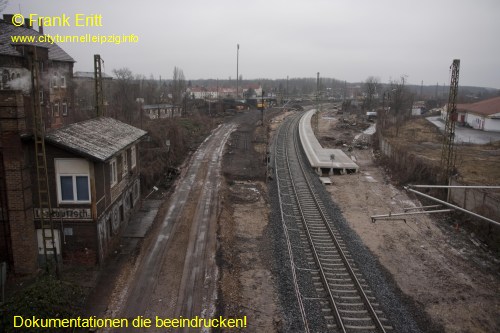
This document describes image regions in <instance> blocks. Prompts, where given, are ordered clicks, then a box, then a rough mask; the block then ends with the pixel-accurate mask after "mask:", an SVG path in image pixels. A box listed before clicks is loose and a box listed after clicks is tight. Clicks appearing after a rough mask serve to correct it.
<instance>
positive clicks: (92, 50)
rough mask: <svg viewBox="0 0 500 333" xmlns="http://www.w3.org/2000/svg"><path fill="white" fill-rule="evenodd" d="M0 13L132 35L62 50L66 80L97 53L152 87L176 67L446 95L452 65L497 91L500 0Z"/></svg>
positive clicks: (223, 1)
mask: <svg viewBox="0 0 500 333" xmlns="http://www.w3.org/2000/svg"><path fill="white" fill-rule="evenodd" d="M4 13H10V14H16V13H20V14H22V15H23V16H24V17H29V15H30V14H38V16H45V17H55V16H62V15H66V17H69V20H68V21H67V22H68V23H69V24H70V25H71V26H53V27H49V26H47V25H46V26H45V27H44V33H45V34H51V35H55V34H59V35H86V34H92V35H101V36H109V35H113V34H114V35H130V34H134V35H135V36H137V40H138V41H137V43H121V44H119V45H117V44H113V43H110V44H99V43H73V42H68V43H58V44H59V46H61V47H62V48H63V49H64V50H66V52H67V53H69V54H70V55H71V56H72V57H73V58H74V59H75V61H76V63H75V67H74V71H93V55H94V54H100V55H101V58H102V59H103V60H104V71H105V72H106V73H107V74H112V71H113V69H119V68H124V67H127V68H129V69H130V70H131V71H132V72H133V73H134V74H141V75H144V76H146V77H150V76H151V75H153V77H155V78H157V79H158V78H159V77H160V76H161V77H162V78H168V79H171V78H172V75H173V69H174V67H178V68H180V69H182V70H183V72H184V75H185V77H186V79H187V80H196V79H217V78H219V79H228V78H229V77H231V78H232V79H235V78H236V71H237V67H238V69H239V74H240V75H242V76H243V79H259V78H268V79H283V78H286V77H287V76H288V77H290V78H297V77H300V78H301V77H311V78H315V77H316V73H317V72H319V73H320V76H321V77H330V78H335V79H338V80H342V81H343V80H346V81H348V82H361V81H365V80H366V79H367V78H368V77H369V76H374V77H377V78H379V80H380V82H382V83H387V82H389V81H390V80H396V79H399V78H401V77H402V76H405V78H406V82H408V83H410V84H418V85H420V84H421V83H422V82H423V84H424V85H436V83H439V84H440V85H442V84H449V82H450V66H451V64H452V61H453V59H460V61H461V67H460V79H459V85H462V86H481V87H491V88H498V89H500V35H499V32H500V19H498V18H499V17H500V1H498V0H475V1H468V0H418V1H416V0H413V1H408V0H245V1H241V0H190V1H185V0H141V1H137V0H9V3H8V5H7V8H6V9H5V10H4ZM77 14H78V15H81V17H85V16H89V17H95V15H100V17H101V20H100V21H98V20H93V22H94V23H95V24H96V25H98V24H101V25H102V26H94V27H91V26H80V27H77V26H75V25H76V15H77ZM91 21H92V20H91ZM35 27H36V25H35ZM238 44H239V45H240V48H239V52H238V51H237V45H238ZM237 59H238V66H237Z"/></svg>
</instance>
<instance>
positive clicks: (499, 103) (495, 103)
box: [457, 97, 500, 116]
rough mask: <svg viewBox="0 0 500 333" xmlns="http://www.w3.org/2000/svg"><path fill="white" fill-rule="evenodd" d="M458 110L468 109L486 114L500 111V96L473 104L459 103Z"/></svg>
mask: <svg viewBox="0 0 500 333" xmlns="http://www.w3.org/2000/svg"><path fill="white" fill-rule="evenodd" d="M457 110H459V111H468V112H472V113H477V114H481V115H484V116H490V115H493V114H495V113H500V97H494V98H490V99H486V100H484V101H481V102H476V103H471V104H457Z"/></svg>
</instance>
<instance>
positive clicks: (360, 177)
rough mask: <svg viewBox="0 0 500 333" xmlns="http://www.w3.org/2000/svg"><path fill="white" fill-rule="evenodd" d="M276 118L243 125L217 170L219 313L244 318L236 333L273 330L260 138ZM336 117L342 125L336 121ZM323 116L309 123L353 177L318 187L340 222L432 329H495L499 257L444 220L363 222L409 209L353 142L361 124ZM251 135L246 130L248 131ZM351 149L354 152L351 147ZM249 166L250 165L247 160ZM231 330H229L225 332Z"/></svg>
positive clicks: (275, 311) (275, 310)
mask: <svg viewBox="0 0 500 333" xmlns="http://www.w3.org/2000/svg"><path fill="white" fill-rule="evenodd" d="M283 116H284V114H282V113H281V114H280V115H279V116H277V117H276V118H274V119H272V120H270V119H271V118H268V120H269V121H268V124H269V125H270V126H269V133H271V134H269V133H266V131H264V130H263V128H262V127H260V126H259V125H260V122H259V121H258V119H257V118H255V119H254V118H248V119H247V120H246V121H244V122H243V123H245V124H246V125H244V126H242V127H241V128H240V129H239V130H237V131H236V132H235V133H233V135H232V136H231V139H230V143H231V146H230V147H228V148H227V149H226V155H225V157H224V161H223V171H224V175H225V179H226V184H225V185H224V186H223V187H224V191H223V194H222V196H223V207H224V208H223V210H222V212H221V215H220V217H219V242H220V243H219V252H218V263H219V265H220V266H221V271H222V274H221V280H220V291H221V294H220V298H219V309H220V312H221V313H222V314H223V315H225V316H242V315H246V316H247V317H248V323H249V326H248V327H247V328H246V329H245V330H244V331H245V332H279V331H280V327H281V321H282V313H281V309H280V305H279V301H278V295H277V290H276V283H275V281H274V280H273V275H272V273H271V269H270V265H271V261H272V258H269V256H270V253H272V251H270V250H269V249H270V247H271V244H270V241H271V240H270V239H269V238H268V236H267V233H266V227H267V223H268V222H267V214H268V211H269V207H268V203H267V191H266V184H265V170H266V168H265V163H264V160H265V150H266V145H265V140H264V138H266V137H271V136H272V129H273V128H276V127H277V126H278V125H279V123H280V119H282V118H283ZM342 117H343V118H346V120H347V122H344V121H343V120H342ZM342 117H337V116H336V115H335V114H334V113H332V112H331V111H329V110H325V111H324V114H323V115H322V117H321V118H320V121H319V135H320V141H321V142H322V144H324V145H326V146H329V147H334V148H342V149H345V150H346V152H347V153H348V154H349V155H353V156H354V157H355V158H356V161H357V163H358V164H359V166H360V172H359V173H357V174H351V175H342V176H334V177H332V178H331V179H332V181H333V185H332V186H329V187H328V190H329V192H330V193H332V198H333V200H334V201H335V202H336V203H337V204H338V205H339V207H341V209H342V211H343V213H344V215H345V218H346V220H347V221H348V222H349V224H350V225H351V227H352V228H353V229H354V230H355V231H356V233H358V235H359V236H360V238H361V239H362V240H363V242H364V243H365V244H366V246H367V247H368V249H369V250H370V251H371V252H372V253H373V254H374V255H375V257H376V258H377V259H378V260H379V261H380V264H381V265H382V266H383V267H384V268H385V269H386V270H387V272H389V273H390V275H391V276H392V278H393V280H394V283H395V284H396V285H397V286H398V287H399V289H400V290H401V292H402V293H403V294H404V295H405V296H406V298H407V299H408V302H409V303H411V304H412V306H416V307H418V308H420V309H422V310H423V311H425V312H426V313H427V315H428V316H429V318H431V320H432V322H433V323H432V324H433V325H432V326H433V329H434V330H435V329H436V327H437V330H438V331H440V332H454V333H455V332H456V333H458V332H498V331H500V316H499V314H500V284H499V282H500V273H499V267H500V260H499V258H498V256H495V255H494V254H493V253H491V251H485V250H484V249H483V248H481V247H480V246H477V245H476V244H477V242H475V239H474V235H471V234H470V233H469V232H466V231H464V230H463V229H462V228H458V229H456V228H455V225H456V224H455V223H454V222H453V220H451V219H450V218H449V216H447V215H441V216H424V215H419V216H416V217H408V218H406V220H393V221H377V222H376V223H372V222H371V219H370V216H371V215H374V214H387V213H389V212H402V211H403V207H411V206H419V205H420V203H419V202H418V201H417V200H416V199H415V198H413V197H410V196H408V194H407V193H405V192H404V191H403V190H402V189H401V188H399V187H397V186H396V185H393V184H394V181H392V180H391V175H390V174H388V173H387V172H386V171H385V169H384V168H382V167H380V166H378V165H377V164H376V161H375V160H376V159H375V156H374V155H373V152H372V149H371V147H369V146H367V145H366V144H365V142H364V141H363V142H361V144H360V142H359V141H358V145H357V146H358V148H355V147H354V148H353V149H352V150H351V149H349V147H350V146H352V141H353V140H354V138H355V137H356V136H357V135H358V134H359V133H360V132H361V131H362V130H364V129H366V128H367V127H368V126H369V125H370V124H369V123H363V122H362V121H361V120H357V119H355V118H353V119H347V117H345V116H342ZM253 129H255V131H254V130H253ZM355 146H356V145H355ZM256 161H257V163H256ZM233 331H234V330H233Z"/></svg>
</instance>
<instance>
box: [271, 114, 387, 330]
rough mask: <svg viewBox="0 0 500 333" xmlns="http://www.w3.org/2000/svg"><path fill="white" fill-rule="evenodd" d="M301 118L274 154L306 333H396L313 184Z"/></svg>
mask: <svg viewBox="0 0 500 333" xmlns="http://www.w3.org/2000/svg"><path fill="white" fill-rule="evenodd" d="M300 116H301V115H300V114H298V115H296V116H293V117H289V118H288V119H287V120H285V122H284V123H283V124H282V126H281V127H280V129H279V130H278V132H277V135H276V141H275V151H274V153H275V173H276V179H277V185H278V193H279V202H280V206H281V217H282V222H283V227H284V230H285V238H286V242H287V247H288V253H289V257H290V261H291V267H292V280H293V284H294V289H295V294H296V298H297V300H298V306H299V310H300V313H301V315H302V322H303V326H304V331H305V332H388V331H391V330H392V327H391V326H390V325H389V323H388V320H387V319H385V318H384V317H383V313H382V311H381V309H380V305H379V304H378V303H377V301H376V299H375V297H374V296H373V292H372V290H371V289H370V287H369V286H368V284H367V282H366V281H365V279H364V278H363V276H362V274H361V273H360V272H359V269H358V268H357V267H356V263H355V262H354V260H353V259H352V258H351V255H350V254H349V251H348V249H347V247H346V244H345V243H344V241H343V240H342V237H341V235H340V234H339V232H338V231H337V230H336V228H335V226H334V224H335V223H334V221H331V218H330V217H329V215H328V214H327V212H326V208H325V206H324V204H323V202H322V200H321V199H320V198H319V195H318V194H317V192H316V190H315V187H314V185H312V184H311V178H310V177H311V174H310V172H309V171H308V170H307V168H308V167H307V166H306V163H307V162H304V161H303V159H302V152H301V150H300V149H301V148H300V143H299V139H298V134H297V131H298V130H297V128H298V121H299V119H300ZM303 258H305V259H303ZM318 312H320V313H321V314H320V315H318ZM318 318H319V319H318Z"/></svg>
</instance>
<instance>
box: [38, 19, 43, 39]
mask: <svg viewBox="0 0 500 333" xmlns="http://www.w3.org/2000/svg"><path fill="white" fill-rule="evenodd" d="M38 32H39V33H40V35H43V23H42V20H39V21H38Z"/></svg>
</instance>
